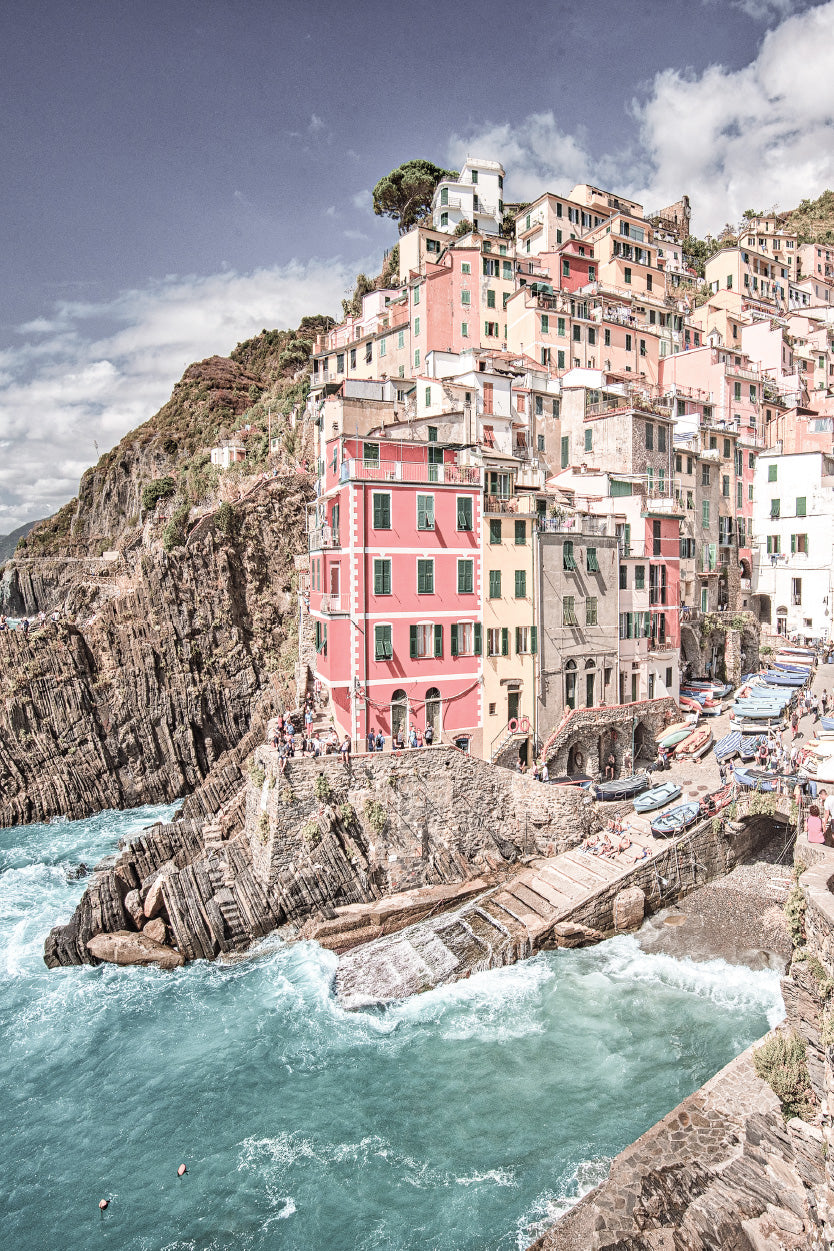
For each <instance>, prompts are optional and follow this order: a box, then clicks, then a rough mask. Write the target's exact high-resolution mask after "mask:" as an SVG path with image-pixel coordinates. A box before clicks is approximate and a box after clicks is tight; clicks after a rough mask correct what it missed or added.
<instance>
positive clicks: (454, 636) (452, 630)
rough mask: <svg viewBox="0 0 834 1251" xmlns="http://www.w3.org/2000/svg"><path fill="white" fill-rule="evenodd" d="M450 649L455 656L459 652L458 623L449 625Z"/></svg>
mask: <svg viewBox="0 0 834 1251" xmlns="http://www.w3.org/2000/svg"><path fill="white" fill-rule="evenodd" d="M449 651H450V653H451V654H452V655H453V656H457V654H458V628H457V625H450V626H449Z"/></svg>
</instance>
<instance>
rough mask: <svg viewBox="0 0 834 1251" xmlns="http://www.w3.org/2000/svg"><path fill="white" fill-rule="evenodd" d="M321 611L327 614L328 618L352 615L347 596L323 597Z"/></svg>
mask: <svg viewBox="0 0 834 1251" xmlns="http://www.w3.org/2000/svg"><path fill="white" fill-rule="evenodd" d="M321 611H322V612H323V613H326V614H327V616H328V617H338V616H347V615H348V614H349V613H350V605H349V604H348V598H347V596H346V595H322V597H321Z"/></svg>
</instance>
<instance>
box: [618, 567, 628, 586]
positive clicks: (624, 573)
mask: <svg viewBox="0 0 834 1251" xmlns="http://www.w3.org/2000/svg"><path fill="white" fill-rule="evenodd" d="M620 590H621V591H627V590H628V565H620Z"/></svg>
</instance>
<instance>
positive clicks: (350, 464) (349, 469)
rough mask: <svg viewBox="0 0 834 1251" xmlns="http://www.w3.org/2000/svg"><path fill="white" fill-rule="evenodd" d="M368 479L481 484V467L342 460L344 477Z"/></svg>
mask: <svg viewBox="0 0 834 1251" xmlns="http://www.w3.org/2000/svg"><path fill="white" fill-rule="evenodd" d="M349 479H354V480H359V481H367V482H418V483H419V482H426V483H429V484H431V485H438V486H480V485H481V469H480V467H478V466H475V465H454V464H448V463H447V464H444V465H427V464H425V463H424V462H421V461H405V460H382V461H380V463H379V464H378V465H370V464H367V463H366V462H365V461H361V460H346V461H343V462H342V469H341V474H340V480H341V481H342V482H346V481H348V480H349Z"/></svg>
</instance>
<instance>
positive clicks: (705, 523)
mask: <svg viewBox="0 0 834 1251" xmlns="http://www.w3.org/2000/svg"><path fill="white" fill-rule="evenodd" d="M701 526H702V527H703V529H704V530H708V529H709V500H704V501H703V502H702V504H701Z"/></svg>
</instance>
